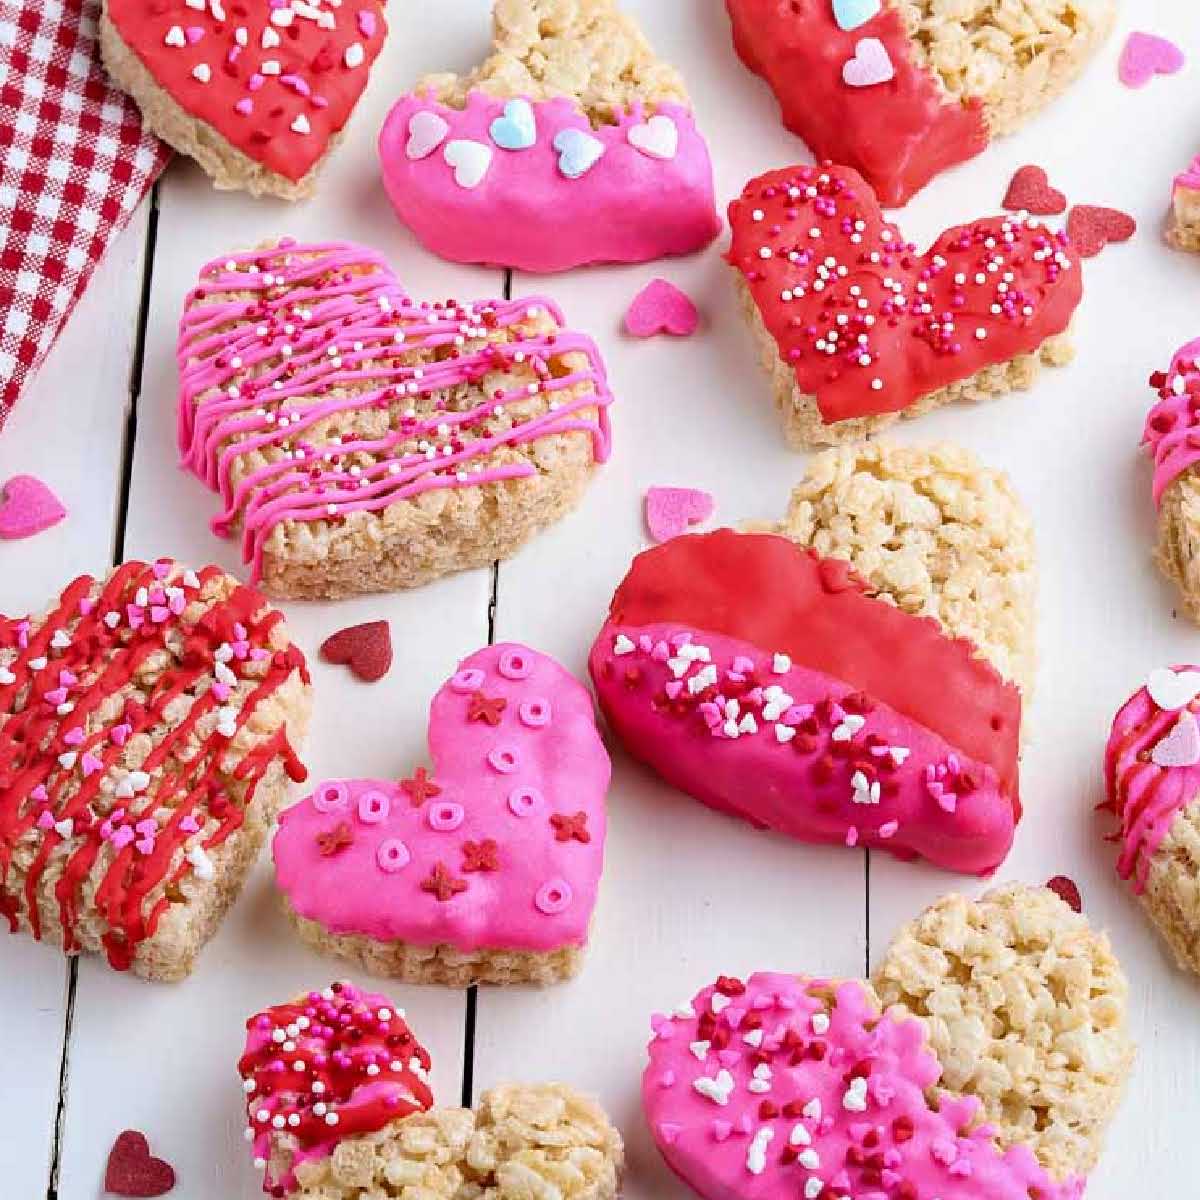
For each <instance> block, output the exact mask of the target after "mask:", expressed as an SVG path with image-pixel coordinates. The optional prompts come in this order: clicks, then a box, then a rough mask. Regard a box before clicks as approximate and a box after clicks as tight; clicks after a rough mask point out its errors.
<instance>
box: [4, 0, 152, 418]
mask: <svg viewBox="0 0 1200 1200" xmlns="http://www.w3.org/2000/svg"><path fill="white" fill-rule="evenodd" d="M99 18H100V0H0V427H2V426H3V425H4V422H5V421H6V420H7V419H8V415H9V413H10V412H11V411H12V407H13V405H14V404H15V403H16V400H17V397H18V396H19V395H20V394H21V388H22V387H23V385H24V384H25V381H26V380H27V378H28V377H29V376H30V375H31V374H32V372H33V371H34V369H35V368H36V367H37V366H38V365H39V364H40V363H41V361H42V359H43V358H45V356H46V352H47V351H48V350H49V349H50V347H51V346H52V345H54V340H55V338H57V337H58V334H59V331H60V330H61V329H62V327H63V324H64V323H65V322H66V319H67V317H68V316H69V315H70V312H71V310H72V309H73V308H74V307H75V302H76V301H77V300H78V299H79V297H80V296H81V295H82V294H83V290H84V288H85V287H87V283H88V280H89V279H90V278H91V274H92V271H93V269H94V268H95V266H96V263H97V262H98V261H99V259H100V257H101V255H102V254H103V253H104V251H105V249H106V248H107V247H108V244H109V243H110V242H111V241H112V239H113V237H114V236H115V234H116V233H117V231H118V230H119V229H120V228H121V227H122V226H123V225H124V224H125V222H126V221H127V220H128V219H129V216H130V214H131V213H132V212H133V210H134V209H135V208H136V207H137V206H138V204H139V202H140V201H141V199H142V197H143V196H145V194H146V192H147V190H148V189H149V187H150V185H151V184H152V183H153V182H154V180H155V179H156V178H157V177H158V173H159V172H160V171H161V170H162V169H163V166H164V165H165V164H166V162H167V159H168V157H169V156H170V151H169V150H168V149H167V148H166V147H165V146H164V145H163V144H162V143H161V142H160V141H159V140H158V139H157V138H155V137H153V136H152V135H151V134H149V133H146V132H143V130H142V123H141V117H140V116H139V114H138V110H137V105H135V104H134V102H133V101H132V100H130V99H129V97H128V96H126V95H125V94H124V93H123V92H119V91H117V90H116V88H114V87H113V86H112V85H111V84H110V83H109V81H108V78H107V76H106V75H105V74H104V68H103V66H101V63H100V46H99V40H98V38H99V32H98V22H99Z"/></svg>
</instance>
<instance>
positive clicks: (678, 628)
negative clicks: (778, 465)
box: [589, 445, 1033, 874]
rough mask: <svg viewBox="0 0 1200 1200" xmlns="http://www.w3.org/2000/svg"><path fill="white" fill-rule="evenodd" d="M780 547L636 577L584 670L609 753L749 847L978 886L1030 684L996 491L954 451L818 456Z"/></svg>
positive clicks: (1004, 842)
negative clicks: (777, 839)
mask: <svg viewBox="0 0 1200 1200" xmlns="http://www.w3.org/2000/svg"><path fill="white" fill-rule="evenodd" d="M778 530H779V532H770V533H758V532H755V533H735V532H733V531H732V530H728V529H726V530H718V531H717V532H715V533H710V534H703V535H698V536H683V537H678V538H675V539H673V540H671V541H668V542H666V543H665V544H663V545H661V546H658V547H656V548H654V549H652V550H648V551H646V552H645V553H643V554H641V555H639V556H638V557H637V558H636V559H635V560H634V562H633V566H632V568H631V570H630V572H629V574H628V575H627V576H626V578H625V580H624V582H622V584H621V585H620V587H619V588H618V589H617V592H616V594H615V596H614V597H613V601H612V605H611V608H610V611H609V616H608V620H607V621H606V623H605V625H604V627H603V629H602V630H601V631H600V634H599V636H598V637H597V639H596V641H595V643H594V645H593V647H592V652H591V657H590V662H589V666H590V670H591V674H592V679H593V682H594V683H595V686H596V691H597V694H598V696H599V699H600V705H601V708H602V709H603V711H604V714H605V716H606V717H607V719H608V722H609V724H610V726H611V727H612V729H613V731H614V733H615V734H616V735H617V737H618V738H619V739H620V740H621V742H622V743H623V744H624V746H625V748H626V749H627V750H628V751H629V753H630V754H632V755H633V756H634V757H635V758H637V759H639V760H641V761H642V762H644V763H646V764H647V765H648V766H650V767H651V768H652V769H653V770H655V771H656V772H658V773H659V774H660V775H661V776H662V777H663V778H664V779H665V780H666V781H667V782H669V783H671V784H672V785H673V786H675V787H677V788H679V789H681V790H683V791H685V792H687V793H689V794H690V795H692V796H694V797H695V798H696V799H698V800H700V801H702V802H703V803H705V804H707V805H709V806H710V807H712V808H715V809H718V810H720V811H723V812H727V813H730V814H731V815H733V816H737V817H740V818H742V819H743V820H746V821H749V822H750V823H751V824H753V825H755V826H758V827H766V828H770V829H774V830H777V831H779V832H782V833H786V834H788V835H789V836H791V837H795V838H799V839H801V840H804V841H810V842H818V843H838V844H846V845H849V846H856V845H862V846H871V847H879V848H882V849H886V850H889V851H891V852H892V853H894V854H896V855H897V856H898V857H901V858H912V857H915V856H920V857H922V858H926V859H928V860H930V861H931V862H933V863H936V864H937V865H939V866H942V867H945V868H948V869H950V870H955V871H962V872H967V873H974V874H985V873H988V872H991V871H993V870H995V869H996V867H997V866H998V865H999V864H1000V863H1001V862H1002V861H1003V860H1004V858H1005V856H1006V855H1007V853H1008V851H1009V848H1010V847H1011V845H1012V841H1013V835H1014V832H1015V829H1016V825H1017V821H1018V820H1019V818H1020V814H1021V809H1020V802H1019V799H1018V768H1017V757H1018V752H1019V745H1020V733H1021V706H1022V692H1023V690H1024V688H1025V687H1026V686H1027V683H1026V679H1027V673H1030V672H1031V664H1032V626H1033V622H1032V591H1033V579H1032V574H1033V566H1032V535H1031V532H1030V527H1029V522H1028V519H1027V517H1026V516H1025V514H1024V513H1023V511H1022V510H1021V508H1020V505H1019V504H1018V502H1017V501H1016V499H1015V497H1014V496H1013V495H1012V492H1011V489H1010V488H1009V486H1008V484H1007V481H1006V480H1005V479H1004V477H1003V476H1001V475H999V474H998V473H996V472H990V471H987V470H985V469H984V468H982V467H981V466H980V465H979V464H978V463H977V462H976V461H975V460H974V459H973V458H972V457H971V456H970V455H969V454H967V453H966V452H965V451H961V450H957V449H956V448H954V447H934V448H932V449H931V450H927V451H921V450H911V449H900V448H892V447H886V446H878V445H874V446H863V447H859V448H857V449H856V450H844V451H832V452H830V453H829V454H826V455H823V456H821V458H819V459H818V460H817V461H816V462H815V463H814V465H813V467H812V469H811V471H810V473H809V475H808V476H807V477H806V479H805V480H804V481H803V482H802V483H801V485H800V486H799V487H798V488H797V489H796V493H795V495H794V496H793V501H792V509H791V512H790V513H789V515H788V518H787V520H785V521H784V522H783V523H781V524H780V526H778ZM798 543H799V544H798ZM897 547H898V548H897ZM847 559H848V560H849V561H847ZM856 568H857V569H856ZM930 614H938V615H937V616H936V617H934V616H932V615H930Z"/></svg>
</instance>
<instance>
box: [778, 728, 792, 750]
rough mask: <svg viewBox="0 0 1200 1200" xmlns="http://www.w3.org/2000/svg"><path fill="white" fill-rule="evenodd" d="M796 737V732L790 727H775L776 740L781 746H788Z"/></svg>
mask: <svg viewBox="0 0 1200 1200" xmlns="http://www.w3.org/2000/svg"><path fill="white" fill-rule="evenodd" d="M795 736H796V731H795V730H794V729H793V728H792V727H791V726H790V725H776V726H775V740H776V741H777V742H778V743H779V744H780V745H781V746H785V745H787V743H788V742H790V741H791V740H792V738H794V737H795Z"/></svg>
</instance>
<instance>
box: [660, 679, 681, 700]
mask: <svg viewBox="0 0 1200 1200" xmlns="http://www.w3.org/2000/svg"><path fill="white" fill-rule="evenodd" d="M663 691H665V692H666V693H667V699H668V700H678V699H679V693H680V692H682V691H683V680H682V679H668V680H667V682H666V683H665V684H664V685H663Z"/></svg>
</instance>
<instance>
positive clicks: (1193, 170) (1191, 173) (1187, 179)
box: [1173, 155, 1200, 191]
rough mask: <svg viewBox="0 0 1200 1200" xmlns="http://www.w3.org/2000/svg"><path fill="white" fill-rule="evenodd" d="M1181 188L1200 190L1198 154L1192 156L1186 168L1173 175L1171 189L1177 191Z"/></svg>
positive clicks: (1199, 160) (1199, 156)
mask: <svg viewBox="0 0 1200 1200" xmlns="http://www.w3.org/2000/svg"><path fill="white" fill-rule="evenodd" d="M1181 188H1187V189H1190V190H1192V191H1200V155H1197V156H1196V157H1195V158H1193V159H1192V161H1191V162H1190V163H1189V164H1188V166H1187V168H1186V169H1185V170H1183V171H1180V172H1179V174H1178V175H1176V176H1175V183H1174V189H1173V190H1174V191H1179V190H1180V189H1181Z"/></svg>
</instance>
